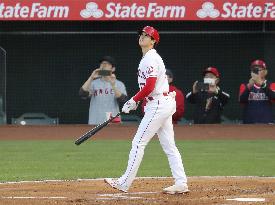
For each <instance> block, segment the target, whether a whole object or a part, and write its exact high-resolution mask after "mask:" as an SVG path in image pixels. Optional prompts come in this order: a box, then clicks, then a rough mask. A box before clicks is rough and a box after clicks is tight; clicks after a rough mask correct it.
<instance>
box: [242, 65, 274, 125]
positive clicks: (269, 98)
mask: <svg viewBox="0 0 275 205" xmlns="http://www.w3.org/2000/svg"><path fill="white" fill-rule="evenodd" d="M250 71H251V72H250V75H251V78H250V79H249V81H248V83H243V84H241V86H240V92H239V102H240V103H241V104H243V105H244V108H243V123H244V124H254V123H274V120H273V116H272V102H274V101H275V83H272V82H270V81H268V80H266V76H267V67H266V63H265V62H264V61H263V60H255V61H253V62H252V63H251V65H250Z"/></svg>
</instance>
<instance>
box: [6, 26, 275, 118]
mask: <svg viewBox="0 0 275 205" xmlns="http://www.w3.org/2000/svg"><path fill="white" fill-rule="evenodd" d="M160 35H161V40H160V45H159V46H158V48H157V50H158V52H159V53H160V55H161V56H162V58H163V59H164V62H165V64H166V66H167V68H169V69H171V70H172V71H173V73H174V76H175V84H176V86H177V87H179V88H180V89H182V90H183V91H184V93H185V94H187V92H189V91H190V90H191V88H192V84H193V82H194V81H195V80H200V79H202V78H201V77H202V76H201V73H202V70H203V69H204V68H206V67H208V66H216V67H217V68H218V69H219V70H220V72H221V84H220V85H221V87H222V88H223V89H224V90H225V91H226V92H228V93H229V94H230V95H231V99H230V101H229V103H228V105H226V107H225V109H224V112H223V114H224V116H225V117H226V118H228V119H230V120H232V122H234V121H235V120H240V119H241V117H242V116H241V113H242V112H241V111H242V108H241V105H240V104H239V103H238V92H239V86H240V84H241V83H242V82H247V81H248V80H249V74H250V73H249V64H250V62H251V61H252V60H254V59H257V58H260V59H264V60H265V61H266V62H267V66H268V68H269V74H268V79H270V80H275V72H274V71H273V68H274V67H275V62H274V60H273V59H274V57H273V55H274V46H273V45H275V38H274V37H275V34H273V33H264V32H263V33H261V32H245V31H242V32H220V33H219V32H217V33H215V32H194V33H192V32H190V33H188V32H178V33H177V32H160ZM1 37H2V42H1V43H2V44H3V47H5V49H6V50H7V54H8V62H7V67H8V71H7V83H8V86H7V90H8V92H7V93H8V96H7V103H8V104H7V105H8V119H10V118H11V117H18V116H20V115H21V114H23V113H26V112H43V113H46V114H47V115H49V116H50V117H58V118H59V120H60V123H87V118H88V108H89V101H88V100H86V101H84V100H82V99H80V97H79V96H78V90H79V88H80V87H81V86H82V84H83V83H84V82H85V81H86V79H87V78H88V77H89V75H90V73H91V71H92V70H93V69H95V68H97V66H98V59H99V58H101V57H102V56H104V55H111V56H113V57H115V58H116V61H117V69H116V74H117V78H118V79H120V80H121V81H123V82H124V83H125V85H126V88H127V91H128V94H129V96H131V95H133V94H134V93H135V92H136V91H137V89H138V85H137V76H136V73H137V66H138V63H139V60H140V58H141V52H140V49H139V47H138V45H137V35H136V33H135V32H128V33H127V32H124V33H123V32H109V33H108V32H86V33H85V32H84V33H81V32H74V33H69V32H68V33H66V32H62V33H58V32H57V33H55V32H48V33H39V32H30V33H24V32H23V33H20V32H19V33H17V34H13V35H9V34H3V35H1ZM1 64H2V61H1ZM1 69H2V68H1ZM1 73H2V71H1ZM2 79H3V75H1V80H2ZM2 81H3V80H2ZM2 81H1V82H2ZM3 85H4V84H3V83H2V84H1V86H3ZM3 89H4V88H2V87H1V92H2V90H3ZM3 102H4V101H3ZM193 108H194V107H193V106H192V105H190V104H188V103H185V118H186V119H188V120H189V119H192V111H193Z"/></svg>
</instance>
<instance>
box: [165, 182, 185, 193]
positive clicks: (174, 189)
mask: <svg viewBox="0 0 275 205" xmlns="http://www.w3.org/2000/svg"><path fill="white" fill-rule="evenodd" d="M188 192H189V189H188V186H187V184H183V185H176V184H175V185H172V186H169V187H167V188H165V189H163V193H165V194H184V193H188Z"/></svg>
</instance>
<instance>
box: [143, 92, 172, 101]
mask: <svg viewBox="0 0 275 205" xmlns="http://www.w3.org/2000/svg"><path fill="white" fill-rule="evenodd" d="M162 95H163V96H168V93H162ZM147 99H148V100H150V101H152V100H154V98H153V97H151V96H150V97H147Z"/></svg>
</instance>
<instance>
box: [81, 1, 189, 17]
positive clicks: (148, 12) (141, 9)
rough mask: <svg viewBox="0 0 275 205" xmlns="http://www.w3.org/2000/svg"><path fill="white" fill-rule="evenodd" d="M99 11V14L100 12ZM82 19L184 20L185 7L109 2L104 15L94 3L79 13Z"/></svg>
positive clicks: (88, 4) (87, 5)
mask: <svg viewBox="0 0 275 205" xmlns="http://www.w3.org/2000/svg"><path fill="white" fill-rule="evenodd" d="M100 11H101V12H100ZM80 15H81V16H82V17H83V18H90V17H94V18H101V17H103V16H104V17H105V18H121V19H123V18H155V19H161V18H184V16H185V6H174V5H173V6H172V5H165V6H161V5H158V3H148V5H137V3H133V4H131V5H123V4H122V3H114V2H109V3H107V5H106V9H105V14H103V11H102V10H100V9H99V8H98V5H97V4H96V3H94V2H89V3H87V4H86V9H84V10H82V11H81V12H80Z"/></svg>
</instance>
